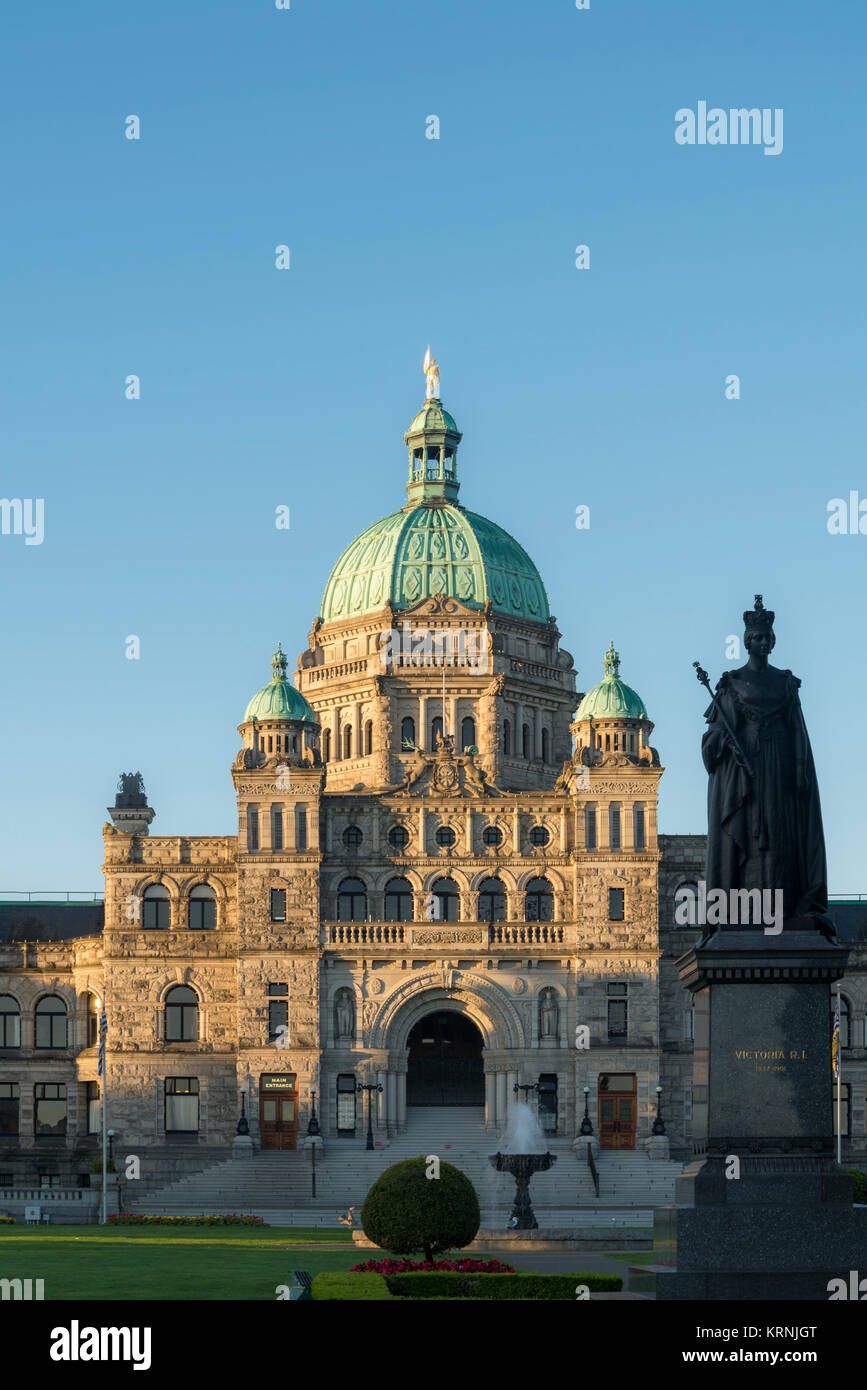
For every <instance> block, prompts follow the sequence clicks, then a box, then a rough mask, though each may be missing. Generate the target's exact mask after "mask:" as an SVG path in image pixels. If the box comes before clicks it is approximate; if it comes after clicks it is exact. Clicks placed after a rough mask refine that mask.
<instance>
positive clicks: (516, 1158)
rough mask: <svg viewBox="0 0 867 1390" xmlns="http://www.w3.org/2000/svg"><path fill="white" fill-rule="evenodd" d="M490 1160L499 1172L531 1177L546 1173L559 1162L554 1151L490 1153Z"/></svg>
mask: <svg viewBox="0 0 867 1390" xmlns="http://www.w3.org/2000/svg"><path fill="white" fill-rule="evenodd" d="M488 1162H489V1163H491V1164H492V1165H493V1166H494V1168H496V1169H497V1172H498V1173H511V1174H512V1176H513V1177H517V1176H518V1175H519V1174H520V1176H521V1177H523V1178H531V1177H532V1176H533V1174H534V1173H544V1172H546V1171H547V1170H548V1169H549V1168H550V1167H551V1165H552V1163H556V1162H557V1155H556V1154H552V1153H544V1154H501V1153H496V1154H489V1155H488Z"/></svg>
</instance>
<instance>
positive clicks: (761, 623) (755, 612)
mask: <svg viewBox="0 0 867 1390" xmlns="http://www.w3.org/2000/svg"><path fill="white" fill-rule="evenodd" d="M775 617H776V614H775V613H773V612H772V611H771V609H770V608H766V607H765V605H764V604H763V603H762V596H761V594H756V606H755V608H754V609H752V610H751V611H750V610H749V609H748V610H747V612H746V613H745V614H744V627H745V628H746V630H747V632H757V631H759V630H761V629H763V630H764V631H765V632H772V631H773V628H774V618H775Z"/></svg>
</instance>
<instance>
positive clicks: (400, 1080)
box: [397, 1071, 406, 1131]
mask: <svg viewBox="0 0 867 1390" xmlns="http://www.w3.org/2000/svg"><path fill="white" fill-rule="evenodd" d="M397 1127H398V1129H400V1130H401V1131H403V1130H405V1129H406V1072H405V1071H399V1072H398V1074H397Z"/></svg>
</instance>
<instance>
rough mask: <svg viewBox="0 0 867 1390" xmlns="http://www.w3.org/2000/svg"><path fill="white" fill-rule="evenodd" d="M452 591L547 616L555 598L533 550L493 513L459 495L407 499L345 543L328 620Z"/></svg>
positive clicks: (536, 617)
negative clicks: (459, 500)
mask: <svg viewBox="0 0 867 1390" xmlns="http://www.w3.org/2000/svg"><path fill="white" fill-rule="evenodd" d="M434 594H445V595H447V596H448V597H449V598H456V599H459V600H460V602H461V603H463V604H465V605H466V606H467V607H468V608H483V607H484V606H485V603H486V602H487V600H488V599H490V600H491V603H492V604H493V606H494V608H496V609H498V610H499V612H501V613H507V614H509V615H510V616H515V617H520V618H529V619H530V620H531V621H532V622H537V623H546V622H547V621H548V619H549V617H550V613H549V609H548V598H547V595H546V593H545V586H544V584H543V583H542V579H541V576H540V574H539V571H538V570H537V569H536V566H535V565H534V564H533V561H532V560H531V559H530V557H529V555H528V554H527V552H526V550H524V548H523V546H520V545H519V544H518V542H517V541H516V540H515V539H514V538H513V537H512V536H510V535H509V534H508V532H507V531H504V530H502V528H501V527H499V526H497V525H495V523H494V522H493V521H488V520H487V518H486V517H483V516H479V515H477V513H475V512H468V511H466V510H465V509H464V508H463V507H459V506H455V505H454V504H452V503H441V504H440V505H438V506H417V507H405V508H404V509H403V510H402V511H399V512H394V513H392V515H391V516H386V517H383V518H382V520H381V521H375V522H374V523H373V525H372V526H368V528H367V530H366V531H362V533H361V535H360V536H357V537H356V539H355V540H354V541H353V542H352V543H351V545H348V546H347V548H346V549H345V550H344V552H343V554H342V555H341V556H340V559H339V560H338V561H337V564H336V565H335V566H334V569H333V570H332V571H331V574H330V576H329V579H328V583H327V584H326V586H325V593H324V594H323V596H322V609H321V613H322V620H323V622H326V623H328V622H334V621H335V620H337V619H341V618H357V617H360V616H361V615H362V614H364V613H375V612H377V611H378V610H379V609H380V608H382V607H383V605H384V604H385V603H386V602H390V603H391V605H392V607H393V608H394V609H396V610H398V611H400V610H401V609H405V608H412V607H413V605H414V604H416V603H419V602H420V601H421V600H422V599H426V598H432V597H433V595H434Z"/></svg>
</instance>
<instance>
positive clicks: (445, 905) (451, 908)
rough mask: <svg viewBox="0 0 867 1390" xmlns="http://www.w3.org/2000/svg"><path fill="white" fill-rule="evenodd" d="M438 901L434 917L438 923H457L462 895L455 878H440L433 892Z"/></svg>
mask: <svg viewBox="0 0 867 1390" xmlns="http://www.w3.org/2000/svg"><path fill="white" fill-rule="evenodd" d="M431 891H432V893H433V896H434V898H435V899H436V906H435V909H434V915H435V918H436V920H437V921H438V922H457V921H458V919H459V912H460V902H461V899H460V893H459V891H458V885H457V884H456V883H455V881H454V879H453V878H438V879H437V881H436V883H435V884H434V886H433V889H432V890H431Z"/></svg>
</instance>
